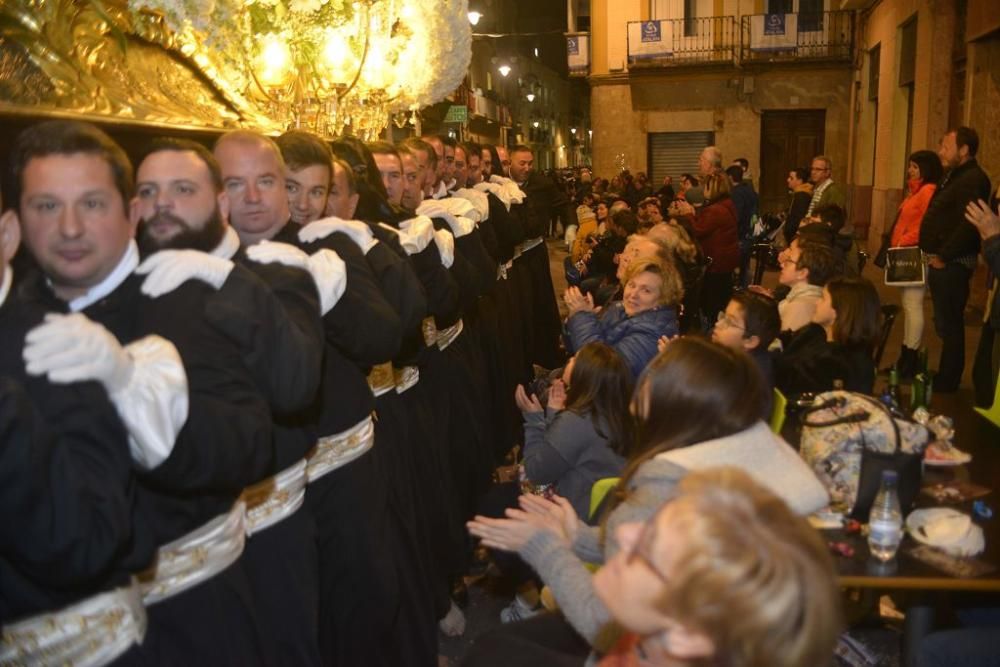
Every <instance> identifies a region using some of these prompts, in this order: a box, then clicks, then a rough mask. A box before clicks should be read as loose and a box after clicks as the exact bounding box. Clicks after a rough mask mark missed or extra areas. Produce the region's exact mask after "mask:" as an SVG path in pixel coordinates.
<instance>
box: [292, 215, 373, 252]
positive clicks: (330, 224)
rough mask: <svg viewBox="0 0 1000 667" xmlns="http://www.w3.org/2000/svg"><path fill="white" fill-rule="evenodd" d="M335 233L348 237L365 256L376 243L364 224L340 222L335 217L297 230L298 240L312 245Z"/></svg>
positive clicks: (349, 221)
mask: <svg viewBox="0 0 1000 667" xmlns="http://www.w3.org/2000/svg"><path fill="white" fill-rule="evenodd" d="M335 232H340V233H342V234H347V235H348V236H350V237H351V240H352V241H354V243H356V244H357V246H358V247H359V248H361V252H362V253H364V254H366V255H367V254H368V251H369V250H371V249H372V247H373V246H374V245H375V244H376V243H378V240H376V239H375V235H374V234H372V230H371V227H369V226H368V225H366V224H365V223H363V222H360V221H358V220H341V219H340V218H335V217H329V218H323V219H321V220H315V221H313V222H310V223H309V224H308V225H306V226H305V227H303V228H302V229H300V230H299V240H300V241H302V242H303V243H312V242H314V241H318V240H319V239H325V238H326V237H327V236H329V235H330V234H333V233H335Z"/></svg>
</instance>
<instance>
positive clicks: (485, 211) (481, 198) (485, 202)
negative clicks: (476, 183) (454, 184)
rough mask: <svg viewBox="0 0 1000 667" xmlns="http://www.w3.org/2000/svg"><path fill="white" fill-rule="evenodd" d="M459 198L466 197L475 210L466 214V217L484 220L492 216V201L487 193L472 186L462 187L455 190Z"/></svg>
mask: <svg viewBox="0 0 1000 667" xmlns="http://www.w3.org/2000/svg"><path fill="white" fill-rule="evenodd" d="M455 197H456V198H457V199H464V200H465V201H467V202H469V203H470V204H472V206H473V210H472V211H469V212H468V213H466V214H464V215H465V217H467V218H469V219H470V220H473V221H474V222H483V221H485V220H489V218H490V201H489V199H488V198H487V196H486V195H485V194H483V193H482V192H480V191H479V190H474V189H472V188H462V189H460V190H455Z"/></svg>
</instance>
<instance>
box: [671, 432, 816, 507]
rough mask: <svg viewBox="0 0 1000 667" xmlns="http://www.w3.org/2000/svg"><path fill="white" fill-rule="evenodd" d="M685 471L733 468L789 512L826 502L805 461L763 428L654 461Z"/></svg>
mask: <svg viewBox="0 0 1000 667" xmlns="http://www.w3.org/2000/svg"><path fill="white" fill-rule="evenodd" d="M656 458H657V459H658V460H663V461H669V462H671V463H674V464H676V465H678V466H680V467H682V468H685V469H687V470H701V469H703V468H712V467H715V466H724V465H728V466H736V467H738V468H742V469H743V470H744V471H746V472H747V473H748V474H749V475H750V476H751V477H753V478H754V480H755V481H757V482H758V483H760V484H762V485H763V486H765V487H767V488H768V489H770V490H771V491H772V492H773V493H774V494H775V495H777V496H778V497H779V498H781V499H782V500H784V501H785V502H786V503H787V504H788V506H789V507H790V508H791V509H792V511H793V512H795V513H796V514H800V515H806V514H812V513H813V512H815V511H817V510H819V509H822V508H823V507H825V506H826V505H827V504H828V503H829V502H830V497H829V496H828V495H827V493H826V489H825V488H824V487H823V485H822V484H821V483H820V481H819V480H818V479H817V478H816V475H814V474H813V472H812V470H810V469H809V466H807V465H806V463H805V461H803V460H802V458H801V457H800V456H799V455H798V454H797V453H796V451H795V450H794V449H792V447H791V445H789V444H788V443H787V442H785V441H784V440H783V439H782V438H781V437H780V436H778V435H775V434H774V433H773V432H772V431H771V429H770V428H769V427H768V425H767V424H765V423H764V422H757V424H756V425H754V426H752V427H751V428H749V429H746V430H745V431H740V432H739V433H734V434H733V435H730V436H727V437H724V438H717V439H715V440H709V441H708V442H702V443H699V444H697V445H692V446H690V447H681V448H679V449H674V450H671V451H669V452H664V453H663V454H660V455H658V456H657V457H656Z"/></svg>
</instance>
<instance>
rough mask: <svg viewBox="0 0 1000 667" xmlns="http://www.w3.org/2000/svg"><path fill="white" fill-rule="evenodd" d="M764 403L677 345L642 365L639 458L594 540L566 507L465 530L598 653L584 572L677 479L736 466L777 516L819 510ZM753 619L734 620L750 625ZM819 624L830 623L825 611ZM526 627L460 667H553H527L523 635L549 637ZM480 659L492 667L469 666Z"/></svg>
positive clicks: (750, 375)
mask: <svg viewBox="0 0 1000 667" xmlns="http://www.w3.org/2000/svg"><path fill="white" fill-rule="evenodd" d="M769 398H770V392H768V391H766V390H765V388H764V386H763V383H762V382H761V379H760V373H759V372H758V370H757V368H756V366H755V365H754V363H753V361H751V360H750V358H749V357H748V356H747V355H745V354H741V353H737V352H735V351H733V350H730V349H729V348H726V347H724V346H722V345H719V344H717V343H712V342H710V341H707V340H704V339H703V338H698V337H692V336H687V337H682V338H679V339H677V340H675V341H673V342H672V343H670V345H668V346H667V348H666V349H665V350H664V352H663V353H661V354H660V355H659V356H657V357H656V358H655V359H654V360H653V361H652V362H651V363H650V364H649V366H648V367H647V368H646V370H645V371H644V372H643V375H642V376H641V377H640V379H639V381H638V383H637V385H636V391H635V393H634V395H633V398H632V412H633V413H634V414H635V415H636V418H637V419H638V420H639V433H640V440H639V446H638V448H637V453H636V455H634V456H633V457H631V459H630V460H629V463H628V465H627V466H626V468H625V471H624V472H623V473H622V477H621V480H620V482H619V484H618V487H617V488H616V489H615V490H614V491H612V494H613V496H612V501H613V503H614V504H613V507H612V508H611V509H610V511H609V512H608V514H607V516H606V519H605V522H604V526H603V528H599V527H590V526H587V525H586V524H584V523H583V522H582V521H580V520H579V519H578V518H577V516H576V515H575V513H574V512H572V511H571V510H572V506H571V505H569V503H567V502H558V501H551V500H546V499H544V498H538V497H524V500H523V501H522V506H524V507H525V511H521V512H515V513H511V514H509V515H508V518H506V519H489V518H487V517H476V518H475V520H473V521H471V522H469V524H468V525H469V530H470V531H471V532H472V533H473V534H474V535H477V536H479V537H482V539H483V543H484V544H485V545H486V546H489V547H491V548H496V549H505V550H509V551H516V552H517V553H518V554H520V556H521V557H522V558H524V560H525V561H527V562H528V563H529V564H530V565H531V566H532V567H533V568H534V569H535V571H536V572H537V573H538V574H539V575H540V576H541V578H542V580H543V581H544V582H545V584H547V585H548V586H549V587H550V588H551V590H552V593H553V595H554V596H555V600H556V602H558V604H559V608H560V609H561V611H562V613H563V614H564V616H565V618H566V621H568V622H569V623H570V624H571V625H572V626H573V628H574V629H575V630H576V631H577V632H578V633H579V635H580V636H582V637H583V638H584V639H586V640H587V641H588V642H590V644H591V646H594V647H595V648H598V650H607V649H608V648H610V646H612V645H613V644H614V639H615V637H614V635H615V633H616V631H617V630H618V626H617V624H616V623H615V622H614V620H615V619H614V615H613V614H614V611H615V610H614V608H610V607H608V606H606V605H605V602H604V601H603V600H602V598H601V597H599V596H598V595H597V593H596V592H595V590H594V584H593V578H592V576H591V574H590V572H589V571H588V570H587V568H586V567H585V565H584V563H586V562H590V563H607V562H608V561H609V560H610V559H612V558H614V556H615V554H617V553H619V552H620V551H621V550H622V547H623V545H621V544H619V542H618V539H617V535H618V527H619V526H620V525H622V524H627V523H632V522H636V521H639V522H642V521H646V520H647V519H649V518H650V517H651V516H653V515H654V514H655V513H656V512H658V511H659V510H660V508H661V507H662V506H663V503H664V502H666V501H669V500H671V499H673V498H675V497H677V494H678V490H679V489H678V484H679V483H680V482H681V480H682V479H684V478H685V477H686V476H688V475H690V474H692V473H693V472H696V471H699V470H703V469H705V468H711V467H715V466H720V465H735V466H738V467H740V468H742V469H743V470H744V471H746V472H747V473H749V474H750V475H752V476H753V477H754V478H755V479H757V480H758V481H759V482H760V483H762V484H764V485H765V486H767V487H768V488H770V489H771V491H772V492H773V493H775V494H776V495H777V496H779V497H780V498H781V499H782V500H783V501H784V502H785V503H787V508H788V509H786V512H788V511H789V510H790V511H791V512H794V513H796V514H799V515H806V514H809V513H811V512H814V511H816V510H818V509H819V508H821V507H823V506H825V505H826V503H827V502H829V496H828V495H827V493H826V491H825V489H824V488H823V485H822V484H820V482H819V480H817V479H816V476H815V475H814V474H813V472H812V470H810V468H809V467H808V466H807V465H806V464H805V462H803V461H802V459H801V458H800V457H799V456H798V454H797V453H796V452H795V450H794V449H792V448H791V447H790V446H789V445H788V444H787V443H786V442H784V441H783V440H782V439H781V438H780V437H779V436H777V435H775V434H774V433H772V432H771V430H770V428H769V427H768V425H767V424H766V423H765V422H764V421H762V417H764V415H765V414H766V407H765V406H766V405H767V403H768V400H769ZM677 546H678V547H680V546H681V545H680V543H678V544H677ZM822 551H823V549H822V548H820V552H822ZM814 562H820V563H821V562H823V561H814ZM615 567H617V565H616V566H615ZM710 569H712V568H710ZM817 581H818V580H817ZM680 583H681V582H678V584H680ZM720 594H721V593H720ZM793 597H796V598H797V597H798V596H793ZM758 611H759V610H758V609H756V608H754V609H753V610H750V609H748V610H747V611H745V612H743V613H744V615H745V616H746V617H747V618H748V619H751V618H760V614H759V613H758ZM829 612H830V617H831V618H833V617H834V614H833V613H832V612H833V609H832V608H831V609H830V610H829ZM620 620H626V625H627V627H630V628H631V629H632V630H635V629H636V628H635V627H634V626H631V625H630V624H628V623H627V619H620ZM536 622H537V623H541V624H547V623H552V620H551V618H549V617H548V615H545V614H543V615H540V616H539V617H538V618H535V619H531V620H529V621H526V622H525V623H524V624H517V625H518V626H520V627H517V626H507V627H506V628H505V629H504V630H499V631H496V633H487V635H489V636H483V638H482V641H480V640H477V642H476V645H474V646H473V649H472V651H471V653H470V659H469V660H468V661H467V664H469V665H477V664H552V663H540V662H537V661H533V660H532V657H534V656H533V655H529V653H531V652H532V651H531V647H530V646H526V642H525V641H523V640H524V639H526V635H532V636H533V638H532V639H531V642H534V643H536V644H544V643H545V642H546V641H550V639H547V638H551V637H553V636H555V634H556V633H554V632H546V633H538V632H533V631H532V629H533V628H534V627H535V626H534V624H535V623H536ZM518 639H520V640H521V641H519V640H518ZM609 640H610V643H609ZM782 643H783V642H782ZM479 655H481V656H483V657H485V656H487V655H489V657H490V659H489V660H485V661H483V662H478V661H477V660H478V658H477V656H479ZM504 660H506V662H504ZM577 664H580V663H577ZM710 664H714V663H710ZM723 664H725V663H723ZM754 664H768V663H766V662H765V663H754ZM795 664H798V663H795ZM811 664H822V662H819V663H816V662H813V663H811Z"/></svg>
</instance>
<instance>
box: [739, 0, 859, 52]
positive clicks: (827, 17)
mask: <svg viewBox="0 0 1000 667" xmlns="http://www.w3.org/2000/svg"><path fill="white" fill-rule="evenodd" d="M740 24H741V30H740V62H742V63H744V64H746V63H756V62H762V63H764V62H790V61H815V60H837V61H850V60H851V57H852V54H853V50H854V12H849V11H838V12H815V13H809V14H754V15H751V16H744V17H743V18H742V19H741V21H740Z"/></svg>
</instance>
